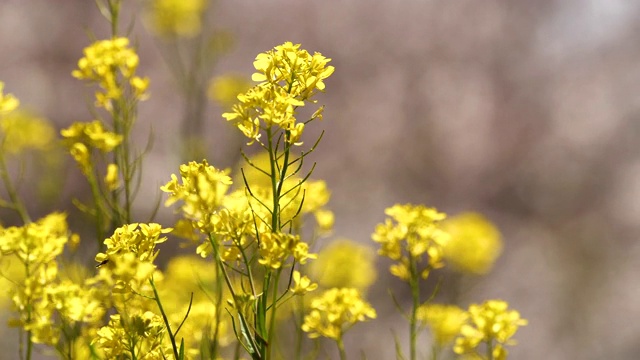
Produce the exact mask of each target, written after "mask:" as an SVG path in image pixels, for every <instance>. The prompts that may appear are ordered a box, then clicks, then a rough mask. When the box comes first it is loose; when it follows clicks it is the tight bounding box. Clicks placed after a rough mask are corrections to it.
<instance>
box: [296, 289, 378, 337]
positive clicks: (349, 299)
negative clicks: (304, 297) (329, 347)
mask: <svg viewBox="0 0 640 360" xmlns="http://www.w3.org/2000/svg"><path fill="white" fill-rule="evenodd" d="M367 318H369V319H375V318H376V311H375V309H373V307H371V305H370V304H369V303H368V302H366V301H365V300H364V299H362V296H361V295H360V292H359V291H358V290H357V289H351V288H333V289H330V290H327V291H325V292H324V293H323V294H322V295H320V296H319V297H317V298H315V299H313V300H312V301H311V310H310V312H309V314H307V315H306V316H305V317H304V323H303V324H302V330H303V331H304V332H308V333H309V337H310V338H312V339H313V338H317V337H320V336H322V337H327V338H330V339H334V340H339V339H341V338H342V335H343V334H344V333H345V332H346V331H347V330H349V329H350V328H351V327H352V326H353V325H355V324H356V323H358V322H362V321H366V320H367Z"/></svg>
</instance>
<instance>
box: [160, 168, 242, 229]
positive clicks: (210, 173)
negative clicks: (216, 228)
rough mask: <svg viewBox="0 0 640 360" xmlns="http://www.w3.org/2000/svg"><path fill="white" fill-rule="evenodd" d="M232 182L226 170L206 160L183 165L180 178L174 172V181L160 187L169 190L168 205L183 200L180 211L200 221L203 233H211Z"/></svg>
mask: <svg viewBox="0 0 640 360" xmlns="http://www.w3.org/2000/svg"><path fill="white" fill-rule="evenodd" d="M231 184H232V181H231V178H230V177H229V175H228V171H226V170H218V169H216V168H215V167H213V166H211V165H209V163H208V162H207V161H206V160H203V161H202V162H201V163H197V162H195V161H191V162H189V163H188V164H183V165H180V180H178V177H177V176H176V175H175V174H171V181H169V182H168V183H166V184H165V185H164V186H162V187H161V188H160V189H161V190H162V191H164V192H166V193H169V198H168V199H167V201H166V202H165V206H171V205H173V204H174V203H176V202H178V201H181V202H182V204H181V205H180V211H181V212H182V214H183V215H184V217H185V218H186V219H188V220H192V221H195V222H197V225H198V228H200V229H201V230H202V231H203V232H204V233H208V232H211V231H212V230H213V229H212V223H211V216H212V214H214V213H215V212H216V211H217V210H218V209H219V208H220V206H221V205H222V201H223V199H224V197H225V195H226V192H227V190H228V189H229V187H230V186H231Z"/></svg>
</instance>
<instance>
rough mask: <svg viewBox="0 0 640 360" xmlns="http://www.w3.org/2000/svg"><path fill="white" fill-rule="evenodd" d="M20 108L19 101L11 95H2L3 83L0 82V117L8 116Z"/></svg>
mask: <svg viewBox="0 0 640 360" xmlns="http://www.w3.org/2000/svg"><path fill="white" fill-rule="evenodd" d="M18 106H20V101H18V99H17V98H16V97H15V96H13V95H12V94H5V93H4V82H2V81H0V115H3V114H8V113H10V112H12V111H13V110H15V109H17V108H18Z"/></svg>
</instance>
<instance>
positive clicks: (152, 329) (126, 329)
mask: <svg viewBox="0 0 640 360" xmlns="http://www.w3.org/2000/svg"><path fill="white" fill-rule="evenodd" d="M165 335H166V328H165V325H164V322H163V320H162V317H161V316H160V315H156V314H154V313H152V312H150V311H146V312H143V313H140V314H136V315H130V316H129V317H125V316H123V315H121V314H114V315H111V319H110V320H109V324H108V325H106V326H103V327H102V328H100V330H98V332H97V337H96V338H95V339H94V340H93V343H92V344H94V345H96V346H97V347H98V349H100V350H101V351H103V353H104V356H105V358H106V359H120V358H134V359H135V358H137V359H145V360H161V359H163V358H166V357H165V355H164V354H169V353H171V348H170V347H169V346H168V345H167V344H166V343H165V340H164V337H165Z"/></svg>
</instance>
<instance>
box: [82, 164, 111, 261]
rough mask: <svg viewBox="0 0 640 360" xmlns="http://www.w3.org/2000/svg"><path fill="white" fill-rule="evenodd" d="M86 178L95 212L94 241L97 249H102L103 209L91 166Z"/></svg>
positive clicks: (103, 234)
mask: <svg viewBox="0 0 640 360" xmlns="http://www.w3.org/2000/svg"><path fill="white" fill-rule="evenodd" d="M85 175H86V177H87V182H89V187H90V188H91V196H92V197H93V203H94V204H95V205H94V207H95V211H96V237H97V238H96V241H97V242H98V249H102V248H103V246H104V239H105V230H106V229H105V228H106V226H105V218H104V213H103V211H104V208H103V207H102V205H101V200H102V196H101V195H100V189H99V187H98V186H99V185H98V181H97V179H96V177H95V175H94V169H93V164H91V168H90V169H88V170H87V173H86V174H85Z"/></svg>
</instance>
